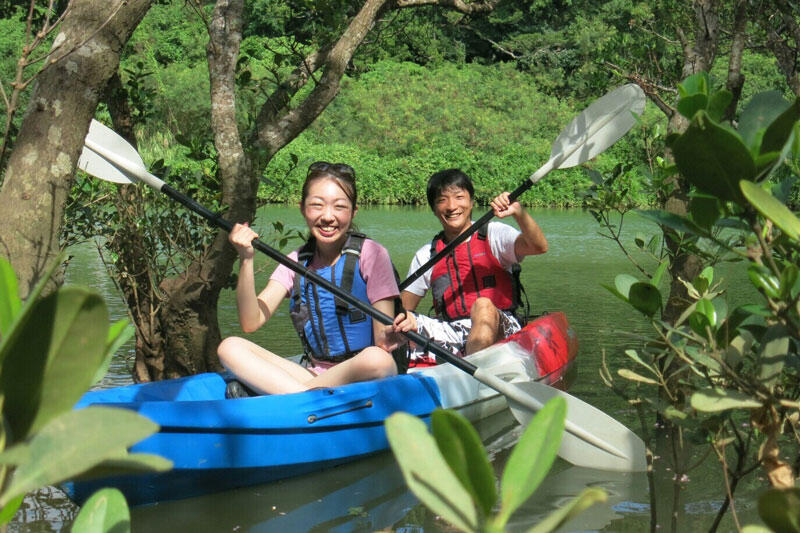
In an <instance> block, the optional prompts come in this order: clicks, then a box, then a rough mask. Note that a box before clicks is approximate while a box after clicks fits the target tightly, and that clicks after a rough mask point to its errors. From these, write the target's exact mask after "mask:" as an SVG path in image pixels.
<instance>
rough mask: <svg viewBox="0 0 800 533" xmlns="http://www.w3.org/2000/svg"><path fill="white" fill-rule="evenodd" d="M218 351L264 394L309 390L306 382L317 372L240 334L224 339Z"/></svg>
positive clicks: (241, 377)
mask: <svg viewBox="0 0 800 533" xmlns="http://www.w3.org/2000/svg"><path fill="white" fill-rule="evenodd" d="M217 354H218V355H219V360H220V362H222V365H223V366H224V367H225V368H227V369H228V370H230V371H231V372H233V373H234V374H235V375H236V377H237V378H238V379H239V380H240V381H242V382H243V383H245V384H246V385H248V386H249V387H250V388H252V389H254V390H256V391H258V392H261V393H264V394H288V393H291V392H301V391H304V390H308V388H309V386H308V385H307V383H308V382H309V381H310V380H311V379H312V378H314V374H312V373H311V372H310V371H309V370H307V369H306V368H304V367H302V366H300V365H298V364H297V363H295V362H294V361H290V360H288V359H285V358H283V357H281V356H279V355H276V354H274V353H272V352H270V351H269V350H265V349H264V348H262V347H261V346H259V345H257V344H255V343H253V342H250V341H248V340H247V339H242V338H240V337H228V338H227V339H225V340H223V341H222V343H220V345H219V347H218V348H217ZM337 366H338V365H337Z"/></svg>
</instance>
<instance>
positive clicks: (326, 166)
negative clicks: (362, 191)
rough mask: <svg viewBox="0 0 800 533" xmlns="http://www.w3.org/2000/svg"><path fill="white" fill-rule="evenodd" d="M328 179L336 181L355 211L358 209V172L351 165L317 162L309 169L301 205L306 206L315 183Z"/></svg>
mask: <svg viewBox="0 0 800 533" xmlns="http://www.w3.org/2000/svg"><path fill="white" fill-rule="evenodd" d="M322 178H328V179H332V180H334V181H335V182H336V183H337V184H338V185H339V187H341V189H342V190H343V191H344V194H345V195H347V198H348V199H349V200H350V203H351V204H352V205H353V209H355V208H356V199H357V197H358V194H357V193H356V171H355V170H353V167H351V166H350V165H345V164H344V163H328V162H327V161H316V162H314V163H311V165H309V167H308V174H306V181H305V183H303V192H302V195H301V197H300V205H305V202H306V197H307V196H308V189H310V188H311V184H312V183H314V182H315V181H317V180H319V179H322Z"/></svg>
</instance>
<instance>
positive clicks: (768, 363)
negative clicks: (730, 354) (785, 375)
mask: <svg viewBox="0 0 800 533" xmlns="http://www.w3.org/2000/svg"><path fill="white" fill-rule="evenodd" d="M790 344H791V334H790V333H789V330H787V329H786V327H785V326H783V325H775V326H770V327H769V328H768V329H767V331H766V333H764V336H763V337H762V338H761V353H759V356H758V362H759V365H760V366H761V372H760V376H759V377H760V378H761V380H762V382H763V383H764V385H765V386H767V387H769V388H770V389H771V388H772V387H773V386H774V385H775V383H777V381H778V378H780V376H781V372H783V367H784V365H785V364H786V356H787V354H788V353H789V345H790Z"/></svg>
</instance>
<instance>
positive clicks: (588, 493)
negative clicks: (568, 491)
mask: <svg viewBox="0 0 800 533" xmlns="http://www.w3.org/2000/svg"><path fill="white" fill-rule="evenodd" d="M606 500H608V495H607V494H606V491H604V490H603V489H598V488H586V489H583V490H582V491H581V493H580V494H578V495H577V496H576V497H575V498H573V499H572V500H571V501H570V502H569V503H567V504H566V505H564V506H562V507H560V508H559V509H558V510H556V511H553V512H552V513H550V514H549V515H548V516H547V517H546V518H545V519H544V520H542V521H541V522H539V523H538V524H536V525H535V526H533V527H532V528H530V529H529V530H528V533H548V532H550V531H556V530H557V529H559V528H561V527H562V526H564V525H565V524H566V523H567V522H569V521H570V520H572V519H573V518H575V517H576V516H578V514H580V513H582V512H583V511H585V510H586V509H588V508H589V507H591V506H592V505H594V504H596V503H603V502H605V501H606Z"/></svg>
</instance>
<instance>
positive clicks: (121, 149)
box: [78, 119, 145, 183]
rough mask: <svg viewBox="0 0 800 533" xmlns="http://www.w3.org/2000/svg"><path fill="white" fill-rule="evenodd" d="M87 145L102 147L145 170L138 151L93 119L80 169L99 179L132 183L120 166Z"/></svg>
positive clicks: (85, 142) (79, 161)
mask: <svg viewBox="0 0 800 533" xmlns="http://www.w3.org/2000/svg"><path fill="white" fill-rule="evenodd" d="M86 144H91V145H96V146H102V147H104V148H106V149H107V150H108V151H109V152H111V153H114V154H116V155H118V156H120V157H121V158H124V159H126V160H127V161H129V162H130V163H131V164H133V165H136V166H139V167H141V168H142V169H144V168H145V166H144V161H142V158H141V157H140V156H139V153H138V152H137V151H136V149H135V148H134V147H133V146H131V145H130V144H129V143H128V142H127V141H126V140H125V139H123V138H122V137H120V136H119V135H117V133H116V132H115V131H114V130H112V129H111V128H109V127H107V126H105V125H103V124H101V123H100V122H98V121H96V120H94V119H92V123H91V125H90V126H89V133H88V134H86V140H85V141H84V146H83V151H82V152H81V155H80V157H79V158H78V168H80V169H81V170H83V171H84V172H86V173H87V174H91V175H92V176H95V177H97V178H100V179H102V180H106V181H112V182H114V183H131V182H132V181H134V180H132V179H131V178H130V177H128V175H127V174H126V173H125V172H123V171H122V170H121V169H120V168H119V167H118V166H115V165H114V164H113V163H111V162H110V161H109V160H107V159H106V158H104V157H103V156H101V155H100V154H98V153H97V152H95V151H94V150H92V149H91V148H89V147H88V146H86Z"/></svg>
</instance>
